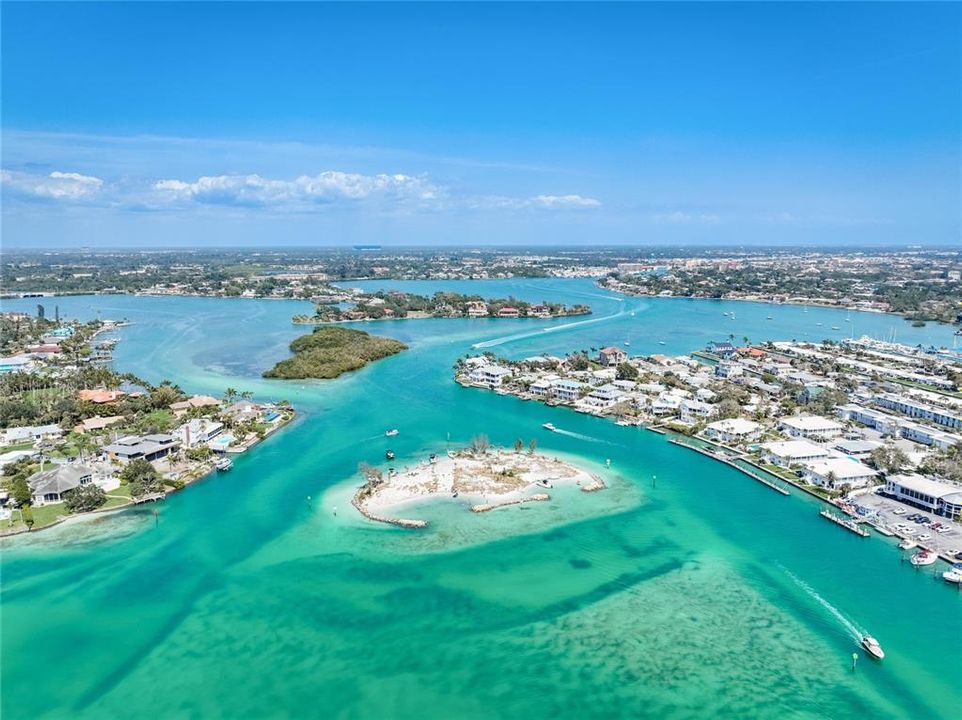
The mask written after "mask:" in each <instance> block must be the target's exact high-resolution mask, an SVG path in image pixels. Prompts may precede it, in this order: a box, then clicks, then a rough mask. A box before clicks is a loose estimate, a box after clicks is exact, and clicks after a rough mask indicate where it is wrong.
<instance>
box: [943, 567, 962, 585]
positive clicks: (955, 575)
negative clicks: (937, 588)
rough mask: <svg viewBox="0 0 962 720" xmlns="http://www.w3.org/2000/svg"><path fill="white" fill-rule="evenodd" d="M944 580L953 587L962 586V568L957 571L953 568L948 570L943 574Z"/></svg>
mask: <svg viewBox="0 0 962 720" xmlns="http://www.w3.org/2000/svg"><path fill="white" fill-rule="evenodd" d="M942 579H943V580H945V582H947V583H952V584H953V585H959V584H962V568H960V569H956V568H954V567H953V568H952V569H951V570H946V571H945V572H944V573H942Z"/></svg>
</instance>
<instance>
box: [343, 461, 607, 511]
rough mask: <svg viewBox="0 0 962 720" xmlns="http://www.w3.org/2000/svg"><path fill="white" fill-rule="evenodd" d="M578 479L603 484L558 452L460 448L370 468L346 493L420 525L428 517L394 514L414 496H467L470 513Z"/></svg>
mask: <svg viewBox="0 0 962 720" xmlns="http://www.w3.org/2000/svg"><path fill="white" fill-rule="evenodd" d="M555 483H557V484H563V485H572V484H573V485H578V486H580V488H581V491H582V492H586V493H592V492H597V491H599V490H603V489H605V488H606V487H607V484H606V483H605V481H604V480H603V479H602V478H601V477H600V476H599V475H597V474H595V473H590V472H588V471H586V470H583V469H581V468H578V467H576V466H574V465H571V464H569V463H567V462H565V461H563V460H561V459H559V458H557V457H554V456H549V455H543V454H537V453H529V452H526V451H524V452H512V451H510V450H506V449H503V448H496V449H495V450H494V451H493V452H490V451H484V452H477V453H475V452H472V451H470V450H462V451H460V452H457V453H449V455H448V457H445V458H438V459H436V460H435V461H427V462H421V463H418V464H417V465H415V466H414V467H413V468H405V469H404V470H403V471H401V472H393V471H391V472H389V473H388V476H387V478H382V477H381V476H380V475H379V473H377V472H376V471H371V472H370V474H369V475H368V479H367V481H366V482H365V483H364V484H363V485H361V486H359V487H358V488H357V489H356V490H355V491H354V493H353V495H352V497H351V505H353V506H354V508H355V509H356V510H357V511H358V512H359V513H360V514H361V515H362V516H364V517H365V518H367V519H369V520H372V521H374V522H380V523H385V524H389V525H396V526H398V527H403V528H417V529H421V528H425V527H427V526H428V522H427V521H425V520H421V519H415V518H407V517H400V516H398V515H397V513H398V512H399V511H401V510H402V509H403V508H404V507H406V506H410V505H411V504H414V503H416V502H419V501H440V500H445V499H449V500H450V499H457V498H461V499H462V504H463V500H468V501H469V503H470V504H469V505H468V507H467V509H469V510H470V511H471V512H473V513H485V512H490V511H491V510H495V509H497V508H501V507H508V506H511V505H520V504H524V503H528V502H544V501H547V500H550V499H551V496H550V495H549V494H548V493H546V492H535V493H533V494H532V491H533V490H536V489H540V490H545V489H550V488H552V487H554V484H555Z"/></svg>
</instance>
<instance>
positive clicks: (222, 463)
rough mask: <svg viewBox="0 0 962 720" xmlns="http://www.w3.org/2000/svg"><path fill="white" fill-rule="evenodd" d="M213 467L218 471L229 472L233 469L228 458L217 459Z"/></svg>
mask: <svg viewBox="0 0 962 720" xmlns="http://www.w3.org/2000/svg"><path fill="white" fill-rule="evenodd" d="M214 467H215V468H217V469H218V470H230V469H231V468H232V467H234V463H233V461H232V460H231V459H230V458H229V457H222V458H218V460H217V462H215V463H214Z"/></svg>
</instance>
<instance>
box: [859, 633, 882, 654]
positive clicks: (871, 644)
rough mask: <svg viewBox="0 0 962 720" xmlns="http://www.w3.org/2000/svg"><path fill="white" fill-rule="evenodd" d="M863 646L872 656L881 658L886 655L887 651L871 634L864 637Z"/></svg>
mask: <svg viewBox="0 0 962 720" xmlns="http://www.w3.org/2000/svg"><path fill="white" fill-rule="evenodd" d="M862 647H863V648H865V651H866V652H867V653H868V654H869V655H871V656H872V657H874V658H876V659H878V660H881V659H883V658H884V657H885V651H884V650H882V646H881V645H879V644H878V640H876V639H875V638H873V637H872V636H871V635H866V636H865V637H863V638H862Z"/></svg>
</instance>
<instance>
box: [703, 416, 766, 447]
mask: <svg viewBox="0 0 962 720" xmlns="http://www.w3.org/2000/svg"><path fill="white" fill-rule="evenodd" d="M761 430H762V426H761V425H759V424H758V423H757V422H755V421H753V420H745V419H744V418H729V419H727V420H716V421H715V422H712V423H708V425H707V426H706V427H705V434H706V435H707V436H708V437H710V438H713V439H715V440H719V441H721V442H723V443H742V442H748V441H750V440H755V439H756V438H758V436H759V435H760V434H761Z"/></svg>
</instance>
